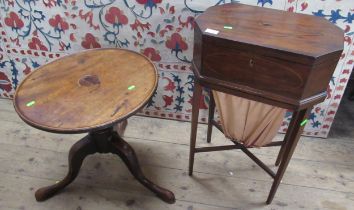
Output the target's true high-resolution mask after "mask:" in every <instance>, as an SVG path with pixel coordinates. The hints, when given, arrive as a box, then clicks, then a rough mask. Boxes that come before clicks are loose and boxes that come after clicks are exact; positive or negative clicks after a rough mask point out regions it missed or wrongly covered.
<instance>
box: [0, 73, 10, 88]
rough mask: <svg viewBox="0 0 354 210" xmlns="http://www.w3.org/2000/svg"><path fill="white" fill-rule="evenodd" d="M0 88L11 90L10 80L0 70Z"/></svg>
mask: <svg viewBox="0 0 354 210" xmlns="http://www.w3.org/2000/svg"><path fill="white" fill-rule="evenodd" d="M0 89H1V90H3V91H5V92H10V91H11V90H12V86H11V81H10V80H9V78H8V77H7V76H6V74H5V73H4V72H0Z"/></svg>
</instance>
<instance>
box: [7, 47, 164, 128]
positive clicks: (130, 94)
mask: <svg viewBox="0 0 354 210" xmlns="http://www.w3.org/2000/svg"><path fill="white" fill-rule="evenodd" d="M157 81H158V76H157V70H156V68H155V66H154V65H153V64H152V63H151V62H150V61H149V60H148V58H146V57H145V56H143V55H141V54H139V53H136V52H133V51H129V50H123V49H95V50H87V51H83V52H80V53H77V54H72V55H68V56H65V57H63V58H61V59H58V60H56V61H54V62H51V63H49V64H46V65H44V66H41V67H40V68H38V69H37V70H36V71H34V72H32V73H31V74H30V75H29V76H28V77H27V78H26V79H24V81H23V82H22V83H21V84H20V85H19V87H18V88H17V91H16V94H15V98H14V106H15V109H16V111H17V113H18V114H19V115H20V117H21V118H22V119H23V120H24V121H25V122H26V123H28V124H30V125H32V126H34V127H36V128H39V129H42V130H46V131H50V132H56V133H82V132H88V131H92V130H97V129H102V128H106V127H109V126H111V125H112V124H114V123H116V122H118V121H120V120H122V119H125V118H126V117H128V116H130V115H132V114H134V113H135V112H137V111H138V110H139V109H140V108H141V107H143V106H144V105H145V104H146V102H147V101H148V100H149V99H150V98H151V96H152V95H153V93H154V91H155V90H156V87H157Z"/></svg>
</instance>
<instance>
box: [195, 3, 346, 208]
mask: <svg viewBox="0 0 354 210" xmlns="http://www.w3.org/2000/svg"><path fill="white" fill-rule="evenodd" d="M195 22H196V27H195V30H194V53H193V62H192V66H193V73H194V75H195V86H194V95H193V109H192V129H191V139H190V142H191V143H190V158H189V174H190V175H192V173H193V164H194V155H195V153H198V152H210V151H219V150H228V149H241V150H242V151H243V152H244V153H245V154H246V155H247V156H249V157H250V158H251V159H252V160H254V161H255V163H257V164H258V165H259V166H260V167H261V168H262V169H264V170H265V171H266V172H267V173H268V174H269V175H270V176H271V177H272V178H273V179H274V182H273V184H272V187H271V190H270V193H269V195H268V199H267V203H268V204H269V203H271V202H272V200H273V198H274V195H275V193H276V191H277V189H278V186H279V184H280V181H281V180H282V178H283V175H284V173H285V170H286V168H287V166H288V164H289V161H290V159H291V156H292V154H293V152H294V150H295V147H296V145H297V143H298V141H299V138H300V135H301V133H302V131H303V128H304V123H302V122H306V121H304V120H306V118H307V116H308V115H309V113H310V111H311V109H312V107H313V106H314V105H315V104H318V103H320V102H322V101H323V100H324V99H325V98H326V94H327V87H328V83H329V81H330V79H331V77H332V75H333V71H334V69H335V67H336V65H337V63H338V60H339V58H340V56H341V53H342V51H343V36H344V33H343V31H342V30H341V29H340V28H338V27H337V26H335V25H334V24H331V23H330V22H329V21H327V20H326V19H325V18H323V17H316V16H312V15H304V14H296V13H291V12H285V11H279V10H274V9H267V8H262V7H255V6H248V5H243V4H238V3H230V4H224V5H220V6H214V7H210V8H208V9H207V10H206V11H205V12H204V13H203V14H201V15H200V16H198V17H197V18H196V21H195ZM202 87H207V88H209V89H212V90H217V91H221V92H224V93H228V94H232V95H235V96H239V97H243V98H246V99H250V100H254V101H257V102H261V103H265V104H269V105H273V106H277V107H281V108H284V109H289V110H292V111H293V114H292V119H291V122H290V124H289V128H288V130H287V133H286V135H285V138H284V141H280V142H271V143H270V144H268V145H265V146H281V149H280V151H279V155H278V157H277V160H276V163H275V165H276V166H278V165H279V169H278V170H277V172H273V171H272V170H271V169H270V168H269V167H268V166H266V165H265V164H264V163H263V162H262V161H260V160H259V159H258V158H257V157H256V156H255V155H253V154H252V153H251V152H250V151H249V150H248V149H247V148H246V147H245V146H244V145H243V144H240V143H238V141H237V139H232V142H233V143H234V144H235V145H227V146H218V147H202V148H201V147H199V148H196V147H195V146H196V135H197V124H198V114H199V100H200V97H201V93H202ZM209 101H210V107H209V120H208V133H207V141H208V142H210V138H211V132H212V126H213V125H214V126H216V127H217V128H218V129H219V130H221V131H222V128H221V126H220V125H219V124H218V123H217V122H215V120H214V109H215V103H214V100H213V97H212V94H211V97H210V100H209Z"/></svg>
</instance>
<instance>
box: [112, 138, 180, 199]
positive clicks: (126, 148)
mask: <svg viewBox="0 0 354 210" xmlns="http://www.w3.org/2000/svg"><path fill="white" fill-rule="evenodd" d="M111 143H112V147H111V152H112V153H114V154H117V155H118V156H119V157H120V158H121V159H122V160H123V161H124V163H125V164H126V165H127V167H128V169H129V171H130V172H131V173H132V174H133V176H134V177H135V178H136V179H137V180H138V181H139V182H140V183H141V184H142V185H144V186H145V187H146V188H148V189H149V190H151V191H152V192H153V193H155V194H156V196H157V197H159V198H160V199H161V200H163V201H165V202H167V203H174V202H175V201H176V200H175V196H174V194H173V193H172V192H171V191H169V190H166V189H164V188H162V187H159V186H157V185H156V184H154V183H152V182H151V181H150V180H148V179H147V178H146V177H145V176H144V174H143V172H142V171H141V169H140V165H139V162H138V158H137V157H136V155H135V152H134V150H133V148H132V147H131V146H130V145H129V144H128V143H127V142H125V141H124V140H123V139H122V138H121V137H120V136H118V135H117V134H115V135H114V136H113V139H112V141H111Z"/></svg>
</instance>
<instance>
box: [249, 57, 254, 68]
mask: <svg viewBox="0 0 354 210" xmlns="http://www.w3.org/2000/svg"><path fill="white" fill-rule="evenodd" d="M253 66H254V61H253V59H252V58H251V59H250V67H251V68H253Z"/></svg>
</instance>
